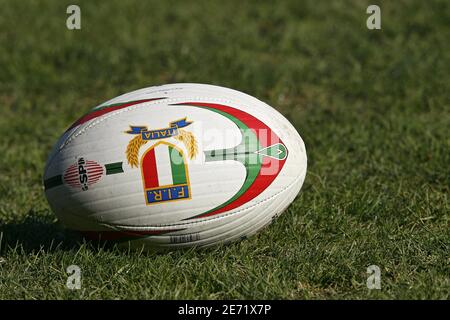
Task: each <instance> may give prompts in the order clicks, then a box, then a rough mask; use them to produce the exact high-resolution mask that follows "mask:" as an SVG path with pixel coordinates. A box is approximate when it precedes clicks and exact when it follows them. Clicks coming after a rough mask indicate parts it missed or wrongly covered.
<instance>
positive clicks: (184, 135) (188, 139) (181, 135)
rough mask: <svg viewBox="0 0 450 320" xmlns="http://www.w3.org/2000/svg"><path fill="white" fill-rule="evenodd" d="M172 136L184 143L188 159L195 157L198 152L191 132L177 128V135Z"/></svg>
mask: <svg viewBox="0 0 450 320" xmlns="http://www.w3.org/2000/svg"><path fill="white" fill-rule="evenodd" d="M174 138H175V139H177V140H178V141H181V142H183V143H184V145H185V146H186V149H187V151H188V155H189V159H193V158H195V156H196V155H197V152H198V147H197V141H196V140H195V136H194V135H193V134H192V132H189V131H184V130H178V135H177V136H175V137H174Z"/></svg>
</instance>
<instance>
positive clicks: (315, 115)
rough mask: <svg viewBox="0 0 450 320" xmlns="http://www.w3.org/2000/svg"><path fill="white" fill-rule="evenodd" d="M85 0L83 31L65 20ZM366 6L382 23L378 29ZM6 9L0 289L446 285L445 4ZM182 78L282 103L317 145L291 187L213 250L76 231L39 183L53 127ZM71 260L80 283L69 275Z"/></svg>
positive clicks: (448, 114)
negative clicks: (376, 9)
mask: <svg viewBox="0 0 450 320" xmlns="http://www.w3.org/2000/svg"><path fill="white" fill-rule="evenodd" d="M74 3H76V4H79V5H80V7H81V12H82V21H81V25H82V29H81V30H77V31H69V30H68V29H67V28H66V18H67V14H66V8H67V6H68V5H69V4H74ZM225 3H226V5H224V4H225ZM369 4H378V5H380V7H381V17H382V30H368V29H367V28H366V19H367V17H368V14H366V8H367V6H368V5H369ZM0 7H1V10H0V155H1V156H0V299H181V298H186V299H199V298H202V299H218V298H231V299H235V298H237V299H241V298H242V299H249V298H254V299H266V298H267V299H429V298H433V299H449V298H450V269H449V262H450V260H449V256H450V255H449V252H450V251H449V245H450V241H449V240H450V231H449V229H450V228H449V220H450V219H449V212H450V205H449V185H450V170H449V167H450V166H449V165H450V103H449V102H450V99H449V92H450V90H449V84H450V72H449V65H450V45H449V41H448V40H449V39H450V27H449V24H448V21H450V3H449V2H448V1H446V0H442V1H385V2H384V1H381V2H380V1H376V2H373V1H356V0H354V1H335V2H332V1H318V0H316V1H289V2H288V1H276V2H275V1H273V2H270V1H235V2H231V1H230V2H223V1H204V2H187V1H152V2H147V1H145V2H144V1H142V2H141V1H118V0H117V1H102V2H95V3H94V2H93V1H75V2H74V1H56V0H55V1H13V0H0ZM173 82H199V83H210V84H216V85H222V86H226V87H231V88H234V89H237V90H241V91H244V92H246V93H249V94H251V95H253V96H256V97H258V98H259V99H261V100H264V101H266V102H267V103H269V104H270V105H272V106H274V107H275V108H277V109H278V110H280V112H282V113H283V114H284V115H285V116H286V117H287V118H288V119H289V120H290V121H291V122H292V123H293V124H294V125H295V127H296V128H297V129H298V131H299V132H300V134H301V135H302V137H303V139H304V141H305V144H306V147H307V152H308V174H307V176H306V180H305V183H304V186H303V188H302V192H301V193H300V195H299V196H298V197H297V199H296V200H295V202H294V203H293V204H292V205H291V206H290V207H289V209H288V210H287V211H286V212H285V213H284V214H283V215H281V217H280V218H279V219H277V220H276V221H275V222H274V223H273V224H272V225H271V226H270V227H268V228H267V229H265V230H263V231H262V232H260V233H259V234H258V235H257V236H254V237H252V238H250V239H248V240H245V241H243V242H240V243H236V244H232V245H228V246H222V247H216V248H214V249H210V250H202V251H194V250H189V251H176V252H170V253H166V254H156V253H139V252H126V251H121V250H119V249H117V248H115V247H113V248H103V247H99V246H98V245H93V244H90V243H87V242H83V240H81V239H80V238H78V236H77V235H75V234H72V233H69V232H67V231H65V230H64V229H63V228H62V227H61V226H60V225H59V224H58V223H57V220H56V218H55V216H54V214H53V213H52V212H51V210H50V209H49V206H48V204H47V202H46V199H45V196H44V191H43V186H42V175H43V168H44V165H45V161H46V157H47V154H48V153H49V151H50V148H51V147H52V145H53V143H54V142H55V141H56V139H57V138H58V136H59V135H60V134H61V133H62V132H64V130H65V129H66V128H67V127H68V126H69V125H70V124H71V123H72V122H73V121H75V120H76V119H77V118H78V117H80V116H81V115H82V114H84V113H85V112H86V111H88V110H89V109H90V108H92V107H93V106H95V105H98V104H99V103H101V102H103V101H105V100H108V99H110V98H112V97H115V96H117V95H119V94H122V93H124V92H127V91H131V90H135V89H138V88H142V87H147V86H151V85H157V84H164V83H173ZM71 264H76V265H78V266H80V267H81V269H82V289H81V290H68V289H67V288H66V280H67V276H68V275H67V273H66V268H67V267H68V266H69V265H71ZM369 265H378V266H379V267H380V269H381V286H382V287H381V290H369V289H368V288H367V287H366V279H367V277H368V274H367V273H366V269H367V267H368V266H369Z"/></svg>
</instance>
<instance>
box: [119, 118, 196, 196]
mask: <svg viewBox="0 0 450 320" xmlns="http://www.w3.org/2000/svg"><path fill="white" fill-rule="evenodd" d="M191 123H192V122H191V121H186V118H184V119H180V120H177V121H173V122H171V123H169V126H168V127H167V128H162V129H154V130H149V129H148V128H147V127H146V126H130V129H129V130H128V131H126V133H127V134H131V135H136V137H134V138H133V139H131V141H130V142H129V144H128V147H127V150H126V156H127V161H128V164H129V165H130V166H131V167H132V168H138V167H140V168H141V174H142V182H143V187H144V194H145V200H146V203H147V205H152V204H157V203H162V202H166V201H173V200H183V199H191V190H190V184H189V172H188V164H187V161H186V158H187V157H188V158H189V159H194V158H195V156H196V155H197V153H198V148H197V141H196V139H195V136H194V135H193V134H192V132H189V131H186V130H183V129H181V128H184V127H187V126H188V125H190V124H191ZM167 138H174V139H176V140H178V141H180V142H182V143H183V144H184V146H185V147H186V150H187V154H186V155H185V152H184V151H183V150H182V149H181V148H179V147H177V146H176V145H175V144H172V143H169V142H166V141H163V140H162V139H167ZM153 140H155V141H157V142H156V143H154V144H153V145H152V146H151V147H150V148H148V149H147V150H146V151H145V152H144V154H143V156H142V157H141V159H139V151H140V150H141V148H142V147H143V146H144V145H146V144H147V143H148V142H149V141H153Z"/></svg>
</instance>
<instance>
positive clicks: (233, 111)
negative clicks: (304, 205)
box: [44, 84, 307, 248]
mask: <svg viewBox="0 0 450 320" xmlns="http://www.w3.org/2000/svg"><path fill="white" fill-rule="evenodd" d="M306 162H307V161H306V150H305V146H304V143H303V141H302V139H301V137H300V135H299V134H298V132H297V131H296V130H295V128H294V127H293V126H292V125H291V124H290V123H289V121H288V120H287V119H286V118H284V117H283V116H282V115H281V114H280V113H279V112H278V111H276V110H275V109H273V108H272V107H270V106H268V105H267V104H265V103H263V102H261V101H260V100H258V99H256V98H254V97H251V96H249V95H247V94H244V93H242V92H239V91H235V90H231V89H227V88H223V87H218V86H212V85H204V84H169V85H163V86H156V87H149V88H145V89H141V90H137V91H134V92H131V93H127V94H124V95H121V96H119V97H117V98H114V99H112V100H109V101H107V102H105V103H103V104H101V105H99V106H97V107H96V108H94V109H92V110H91V111H90V112H89V113H88V114H86V115H85V116H83V117H82V118H80V119H79V120H78V121H76V122H75V123H74V124H73V125H72V126H70V128H69V129H68V130H67V131H66V132H65V133H64V134H63V135H62V137H61V138H60V139H59V140H58V142H57V143H56V145H55V146H54V148H53V150H52V151H51V154H50V156H49V158H48V161H47V165H46V168H45V173H44V187H45V194H46V197H47V199H48V202H49V204H50V207H51V208H52V210H53V212H54V213H55V214H56V216H57V217H58V219H59V220H60V221H61V222H62V224H63V225H65V226H66V227H67V228H69V229H72V230H76V231H79V232H81V233H83V234H84V235H85V236H86V237H88V238H91V239H97V240H108V241H116V242H118V243H120V244H123V245H127V246H130V245H131V246H133V247H136V246H138V247H142V246H144V247H146V248H181V247H188V246H196V247H206V246H211V245H214V244H218V243H226V242H230V241H234V240H240V239H243V238H245V237H247V236H250V235H252V234H254V233H256V232H257V231H258V230H260V229H262V228H263V227H264V226H266V225H268V224H269V223H270V222H271V221H272V220H273V218H274V217H276V216H277V215H279V214H280V213H282V212H283V211H284V210H285V209H286V208H287V207H288V206H289V204H290V203H291V202H292V201H293V200H294V198H295V197H296V196H297V194H298V193H299V191H300V188H301V186H302V184H303V180H304V178H305V174H306Z"/></svg>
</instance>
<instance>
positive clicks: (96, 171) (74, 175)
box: [63, 157, 104, 191]
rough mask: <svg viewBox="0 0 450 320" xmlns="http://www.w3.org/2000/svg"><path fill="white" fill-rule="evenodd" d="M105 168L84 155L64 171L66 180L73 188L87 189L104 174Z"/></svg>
mask: <svg viewBox="0 0 450 320" xmlns="http://www.w3.org/2000/svg"><path fill="white" fill-rule="evenodd" d="M103 174H104V169H103V167H102V166H101V165H99V164H98V163H97V162H95V161H91V160H85V159H84V158H83V157H81V158H79V159H78V161H77V162H76V163H75V164H73V165H71V166H70V167H69V168H67V170H66V171H65V173H64V178H63V179H64V182H65V183H66V184H68V185H69V186H71V187H72V188H76V189H81V190H82V191H87V190H89V188H90V187H91V186H92V185H93V184H95V183H97V182H98V181H99V180H100V179H101V178H102V176H103Z"/></svg>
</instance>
